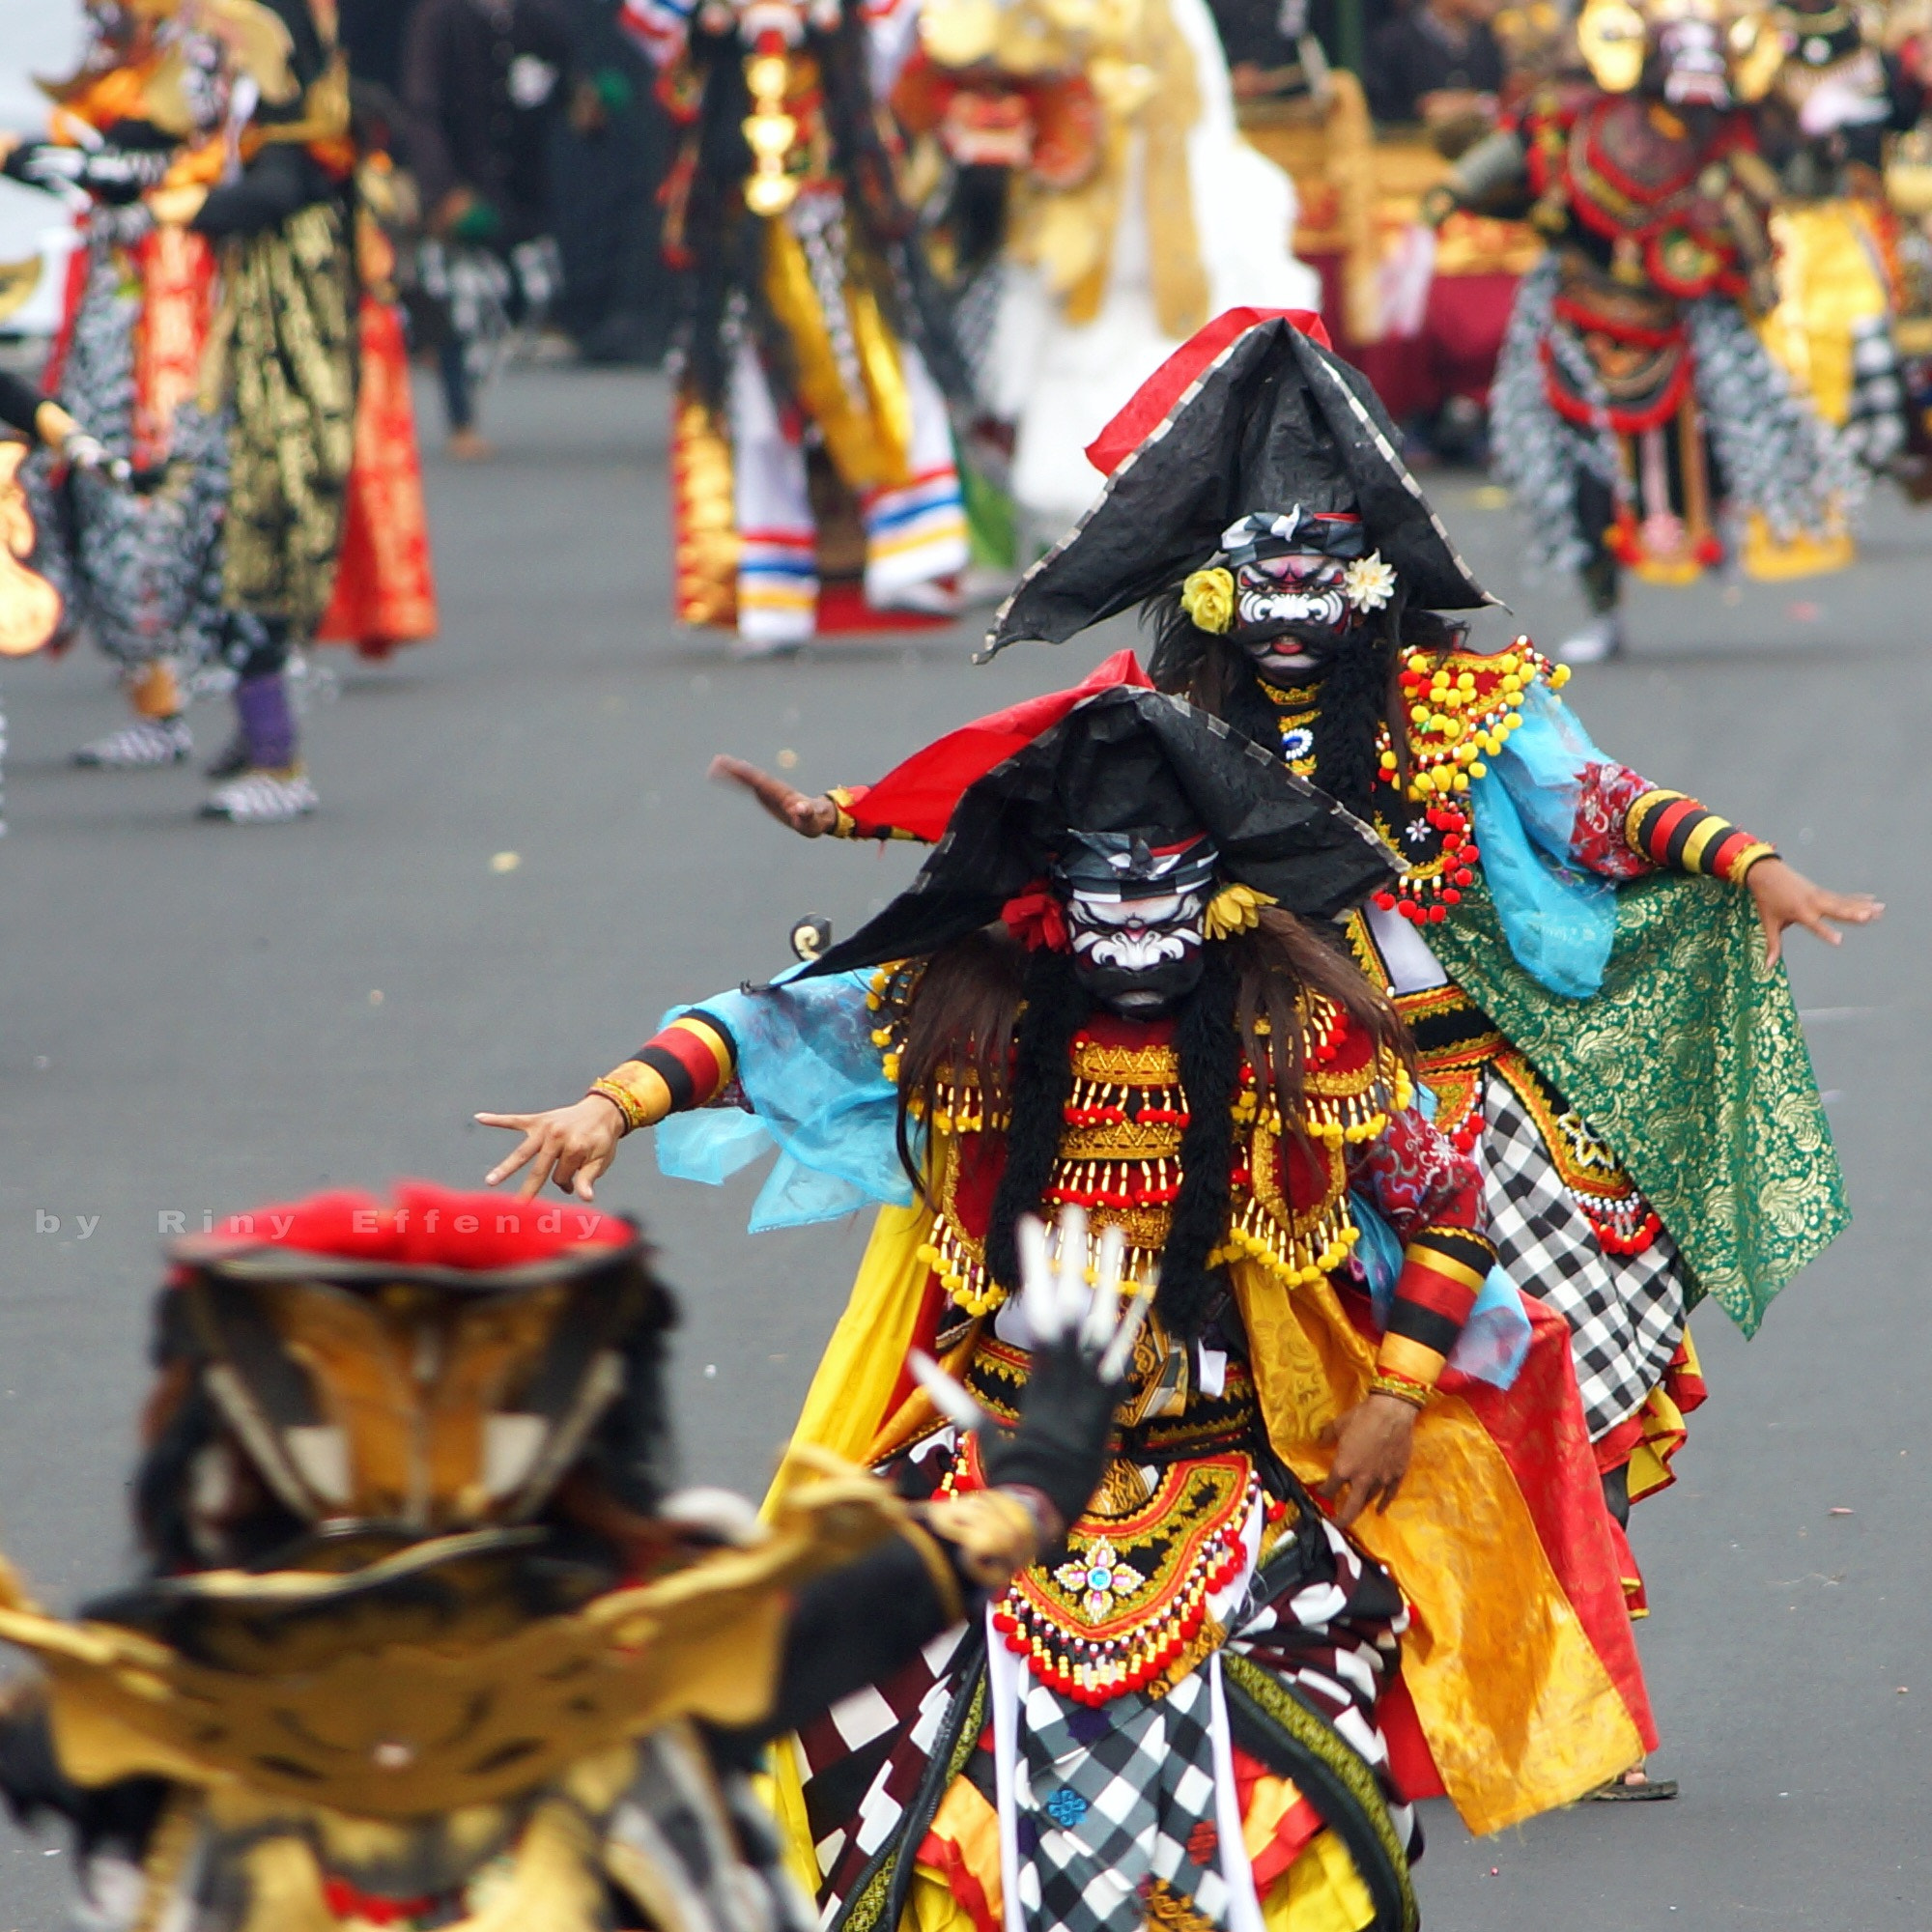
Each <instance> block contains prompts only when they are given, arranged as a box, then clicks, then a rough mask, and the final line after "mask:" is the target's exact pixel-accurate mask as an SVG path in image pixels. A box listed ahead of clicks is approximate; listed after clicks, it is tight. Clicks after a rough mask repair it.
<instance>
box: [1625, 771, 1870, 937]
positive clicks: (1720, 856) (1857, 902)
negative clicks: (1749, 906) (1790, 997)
mask: <svg viewBox="0 0 1932 1932" xmlns="http://www.w3.org/2000/svg"><path fill="white" fill-rule="evenodd" d="M1638 782H1639V783H1641V781H1638ZM1624 828H1625V837H1626V838H1627V839H1628V840H1629V843H1630V847H1631V850H1632V851H1633V852H1634V853H1635V854H1637V856H1638V857H1639V858H1641V859H1644V860H1647V861H1648V862H1649V863H1650V864H1651V865H1653V866H1658V867H1671V868H1673V869H1675V870H1677V871H1682V872H1690V873H1696V874H1708V875H1709V876H1711V877H1713V878H1719V879H1727V880H1729V881H1730V882H1731V884H1733V885H1741V886H1743V887H1745V889H1746V890H1747V892H1748V893H1749V894H1750V895H1751V897H1752V898H1753V899H1754V900H1755V901H1756V903H1757V916H1758V919H1759V922H1760V923H1762V924H1763V926H1764V950H1765V956H1766V957H1767V958H1768V959H1776V957H1777V956H1778V953H1779V952H1780V951H1781V950H1782V944H1783V936H1784V931H1785V928H1786V927H1787V926H1793V925H1802V926H1803V927H1804V929H1805V931H1807V932H1812V933H1816V934H1817V936H1818V937H1819V938H1820V939H1822V940H1823V941H1824V942H1825V943H1826V944H1827V945H1828V946H1838V945H1842V944H1843V935H1842V934H1840V933H1838V932H1835V931H1833V928H1832V926H1831V925H1830V924H1829V923H1827V922H1828V921H1836V922H1837V923H1838V924H1840V925H1869V924H1870V923H1872V922H1873V921H1874V920H1875V919H1877V918H1879V916H1880V915H1881V914H1882V913H1883V912H1884V911H1885V906H1884V904H1883V903H1882V902H1881V901H1880V900H1878V899H1876V898H1874V897H1873V896H1872V895H1870V894H1869V893H1834V892H1831V891H1828V890H1827V889H1826V888H1825V887H1823V886H1821V885H1818V884H1817V883H1815V882H1814V881H1813V880H1810V879H1807V878H1806V877H1805V876H1804V873H1803V872H1801V871H1799V870H1798V869H1797V868H1796V867H1792V866H1789V865H1787V864H1786V863H1785V862H1784V860H1783V859H1781V858H1780V857H1779V856H1778V854H1777V853H1776V851H1775V850H1774V849H1773V848H1772V847H1771V846H1770V845H1768V844H1766V843H1765V841H1764V840H1763V839H1761V838H1752V837H1751V836H1750V834H1749V833H1747V832H1740V831H1739V830H1738V828H1737V827H1736V826H1735V825H1732V824H1730V823H1729V822H1728V821H1727V820H1725V819H1722V818H1719V816H1718V814H1717V813H1716V812H1715V811H1707V810H1705V809H1704V807H1703V806H1701V805H1700V804H1699V803H1698V802H1697V801H1696V800H1695V799H1694V798H1687V797H1686V796H1685V794H1684V793H1683V792H1681V791H1668V790H1665V789H1664V788H1662V786H1650V787H1647V788H1645V789H1644V790H1643V791H1642V792H1641V793H1640V794H1639V796H1638V797H1637V798H1636V799H1635V800H1634V803H1633V804H1632V805H1631V806H1630V808H1629V810H1627V811H1626V812H1625V814H1624Z"/></svg>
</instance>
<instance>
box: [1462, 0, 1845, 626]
mask: <svg viewBox="0 0 1932 1932" xmlns="http://www.w3.org/2000/svg"><path fill="white" fill-rule="evenodd" d="M1736 27H1737V31H1736V32H1735V33H1734V32H1732V31H1730V28H1731V21H1730V19H1729V16H1728V15H1725V14H1720V13H1719V9H1718V8H1717V7H1715V6H1714V5H1712V4H1711V0H1693V4H1691V5H1689V6H1683V7H1664V6H1636V5H1633V4H1631V0H1591V4H1589V5H1587V6H1585V7H1584V9H1583V10H1582V13H1581V14H1579V16H1578V18H1577V41H1578V43H1579V44H1580V45H1581V48H1582V51H1583V54H1584V57H1585V59H1586V61H1587V62H1588V64H1589V68H1590V73H1591V81H1590V83H1589V84H1582V83H1574V82H1568V81H1563V82H1555V83H1551V84H1550V85H1549V86H1548V87H1545V88H1543V89H1540V90H1539V91H1538V92H1537V93H1535V94H1534V95H1532V96H1531V98H1530V99H1529V100H1528V101H1527V102H1526V103H1525V104H1524V106H1523V107H1522V109H1521V110H1520V112H1519V113H1517V114H1515V115H1513V116H1511V117H1509V118H1508V119H1506V121H1505V123H1504V125H1503V127H1502V128H1500V129H1499V130H1498V131H1497V132H1496V133H1495V134H1493V135H1492V136H1491V137H1490V138H1489V139H1487V140H1485V141H1482V142H1480V143H1479V144H1478V145H1477V146H1476V147H1474V148H1472V149H1471V150H1470V151H1469V153H1468V154H1466V155H1464V156H1463V157H1462V159H1461V160H1460V161H1459V162H1458V163H1457V165H1456V168H1455V170H1454V171H1453V173H1452V175H1451V178H1450V179H1449V180H1448V181H1447V182H1445V183H1441V184H1438V185H1436V186H1435V187H1433V188H1431V190H1430V191H1429V194H1428V195H1427V196H1426V197H1425V201H1424V213H1425V214H1426V215H1427V216H1428V217H1429V218H1431V219H1436V220H1440V219H1442V218H1445V217H1446V216H1447V214H1448V213H1450V212H1452V211H1453V210H1455V209H1457V208H1473V209H1477V210H1479V211H1482V210H1490V211H1494V212H1519V211H1520V210H1521V209H1522V208H1523V207H1524V206H1525V205H1526V206H1527V208H1528V212H1529V215H1530V219H1531V220H1532V222H1533V223H1534V224H1535V225H1536V226H1537V227H1538V228H1539V229H1541V230H1542V232H1543V233H1544V234H1545V235H1546V236H1548V239H1549V241H1550V244H1551V245H1550V249H1549V252H1548V255H1546V256H1545V257H1544V259H1543V260H1542V261H1541V262H1540V263H1539V264H1538V265H1537V266H1536V268H1534V269H1533V270H1531V271H1530V272H1529V273H1528V274H1527V275H1526V276H1525V277H1524V278H1523V282H1522V285H1521V287H1520V289H1519V291H1518V293H1517V298H1516V306H1515V310H1514V312H1513V314H1512V316H1511V320H1510V327H1509V331H1508V334H1507V336H1506V337H1505V339H1504V343H1503V350H1502V355H1501V358H1500V360H1499V361H1498V364H1497V368H1496V380H1495V384H1494V387H1493V389H1492V395H1491V422H1492V449H1493V452H1494V460H1495V465H1496V469H1497V473H1498V475H1500V476H1501V478H1502V480H1503V481H1504V482H1505V483H1507V484H1508V485H1509V487H1510V489H1511V490H1512V492H1513V493H1514V494H1515V497H1516V504H1517V509H1518V512H1519V514H1520V516H1522V517H1523V519H1524V520H1525V522H1526V524H1527V526H1528V535H1529V551H1530V557H1531V561H1532V562H1533V563H1540V564H1543V565H1545V566H1548V567H1552V568H1559V569H1563V570H1568V571H1575V572H1576V573H1577V580H1578V582H1579V584H1580V586H1581V588H1582V591H1583V593H1584V596H1585V598H1586V599H1587V601H1588V603H1589V606H1590V610H1591V613H1592V615H1591V618H1590V621H1589V623H1588V624H1587V625H1586V626H1585V628H1584V629H1583V630H1581V631H1579V632H1578V633H1577V635H1576V636H1575V637H1573V638H1571V639H1567V640H1565V642H1564V643H1563V644H1562V645H1561V646H1560V648H1559V655H1560V656H1561V657H1563V658H1564V659H1566V660H1567V661H1569V662H1571V663H1575V664H1584V663H1592V662H1595V661H1596V660H1598V659H1601V658H1605V657H1608V656H1610V655H1612V654H1613V653H1615V652H1616V651H1617V650H1619V649H1620V648H1621V647H1622V642H1623V632H1622V628H1621V619H1620V616H1619V611H1620V605H1621V596H1622V582H1623V575H1624V573H1625V572H1626V571H1634V572H1635V573H1636V575H1637V576H1638V577H1640V578H1641V579H1643V580H1644V581H1645V582H1657V583H1675V584H1682V583H1690V582H1694V581H1695V580H1696V579H1697V578H1698V577H1699V576H1701V575H1702V574H1703V572H1704V571H1706V570H1708V569H1710V568H1712V567H1713V566H1715V565H1716V564H1718V563H1719V561H1721V560H1722V558H1723V557H1724V556H1725V555H1726V554H1733V553H1734V554H1736V555H1737V557H1738V560H1739V562H1740V563H1741V565H1742V567H1743V569H1744V570H1745V572H1746V573H1747V575H1750V576H1754V577H1759V578H1765V579H1783V578H1790V577H1801V576H1804V575H1806V574H1808V573H1811V572H1814V571H1820V570H1835V569H1840V568H1842V567H1843V566H1844V565H1846V564H1848V563H1849V562H1850V561H1851V559H1852V556H1853V554H1854V553H1853V544H1852V539H1851V535H1850V533H1849V530H1848V528H1847V526H1846V521H1845V519H1846V515H1847V513H1848V511H1849V510H1850V509H1851V507H1852V506H1853V504H1854V503H1855V501H1856V499H1857V497H1858V496H1859V494H1860V490H1861V472H1860V470H1859V469H1858V468H1857V466H1856V465H1853V464H1850V463H1848V462H1846V461H1845V460H1844V459H1843V454H1842V451H1841V449H1840V447H1839V445H1838V444H1837V443H1836V442H1835V441H1834V440H1833V439H1832V438H1831V437H1829V436H1828V435H1827V434H1826V433H1825V431H1824V428H1823V426H1822V424H1821V423H1820V420H1819V418H1818V416H1817V414H1816V412H1814V411H1813V409H1812V408H1811V406H1810V405H1809V404H1808V403H1807V402H1805V401H1804V399H1803V398H1801V397H1799V396H1796V395H1794V394H1793V393H1792V391H1791V387H1790V384H1788V383H1787V382H1786V381H1785V379H1784V376H1783V373H1782V372H1781V371H1780V370H1779V369H1778V368H1777V366H1776V364H1775V363H1774V362H1773V360H1772V358H1771V356H1770V355H1769V354H1768V353H1767V352H1766V350H1765V347H1764V344H1763V343H1762V342H1761V341H1760V340H1759V338H1758V335H1757V333H1756V331H1755V329H1754V327H1753V326H1752V323H1753V318H1754V317H1756V316H1760V315H1762V314H1763V313H1764V312H1765V311H1766V310H1767V309H1769V308H1770V307H1771V305H1772V303H1773V302H1774V300H1775V299H1776V286H1775V280H1774V273H1773V249H1772V241H1771V235H1770V229H1769V218H1770V214H1771V211H1772V209H1773V207H1774V206H1775V205H1776V201H1777V199H1778V184H1777V180H1776V175H1775V174H1774V173H1773V171H1772V169H1771V167H1770V165H1769V164H1768V163H1767V162H1766V160H1765V159H1764V157H1763V156H1762V155H1761V154H1760V152H1759V150H1758V143H1757V136H1756V131H1755V127H1754V124H1753V120H1752V116H1751V112H1750V109H1749V106H1748V105H1747V103H1748V102H1750V101H1754V100H1756V99H1759V98H1761V97H1762V95H1763V94H1764V92H1765V90H1766V88H1767V87H1768V86H1769V85H1770V82H1771V78H1772V73H1773V71H1775V69H1776V64H1777V62H1778V61H1779V59H1780V58H1781V52H1782V48H1781V43H1779V42H1778V41H1777V39H1776V34H1775V32H1774V31H1773V30H1772V29H1771V28H1770V26H1769V25H1768V24H1767V23H1766V22H1765V21H1764V19H1763V17H1762V16H1760V15H1755V14H1745V15H1741V16H1739V18H1738V20H1737V22H1736ZM1727 522H1728V525H1729V526H1730V527H1729V528H1728V529H1727V527H1726V525H1727Z"/></svg>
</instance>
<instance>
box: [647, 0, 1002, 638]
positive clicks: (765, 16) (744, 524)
mask: <svg viewBox="0 0 1932 1932" xmlns="http://www.w3.org/2000/svg"><path fill="white" fill-rule="evenodd" d="M622 17H623V20H624V22H625V24H626V25H627V26H628V27H629V28H630V30H631V31H632V33H633V35H634V36H635V37H636V39H637V40H638V41H639V44H641V45H642V47H643V48H644V50H645V52H646V53H647V54H648V55H649V56H650V58H651V59H652V60H653V61H654V62H656V63H657V64H658V65H659V66H660V68H661V69H662V70H663V72H664V79H663V82H662V84H661V85H662V91H663V93H664V96H665V98H666V99H668V101H669V102H670V103H671V111H672V114H673V117H674V118H675V119H676V120H677V121H678V123H679V124H680V128H681V136H680V148H679V154H678V158H677V160H676V162H675V164H674V165H673V167H672V170H671V174H670V177H669V179H668V183H667V185H666V201H667V209H666V221H665V246H666V250H667V254H668V257H669V259H670V261H671V263H672V265H673V266H674V267H676V268H678V269H679V270H682V277H681V279H682V284H683V291H684V307H685V316H684V324H683V328H684V336H683V374H682V377H681V379H680V382H679V384H678V388H677V392H676V397H675V400H674V402H673V406H672V407H673V424H672V440H671V483H672V496H673V513H674V517H675V525H676V527H675V552H676V559H675V568H676V604H677V612H678V615H679V617H680V618H682V619H683V620H684V621H685V622H687V623H694V624H718V625H723V626H725V627H729V628H732V629H734V630H735V632H736V639H737V648H738V649H739V650H740V651H741V652H743V653H746V654H750V655H758V654H762V653H766V652H770V651H775V650H787V649H791V648H793V647H795V646H797V645H799V644H802V643H804V642H805V641H807V640H808V639H810V638H812V637H813V636H815V635H818V634H820V633H835V632H838V631H840V630H851V629H858V630H864V629H873V628H879V627H881V626H882V625H884V626H888V627H890V626H891V625H892V624H893V623H894V622H895V618H894V617H893V616H892V615H891V614H889V613H893V612H906V611H911V612H914V613H923V614H925V615H927V616H932V615H939V614H950V613H952V611H955V610H956V609H957V603H958V598H957V583H956V579H957V575H958V573H959V571H960V570H962V569H963V568H964V567H965V565H966V562H967V557H968V549H967V539H966V516H965V510H964V507H963V501H962V497H961V494H960V485H959V473H958V469H957V467H956V465H955V462H954V459H953V448H952V422H951V419H950V417H949V414H948V411H947V403H946V396H945V394H944V393H943V391H942V388H941V384H942V383H946V384H950V385H952V386H953V387H954V388H957V387H958V384H959V380H960V377H959V370H958V366H957V355H956V352H955V351H954V350H953V348H952V340H951V333H950V328H949V327H948V325H947V322H946V318H945V314H944V305H943V304H942V303H941V302H940V301H939V300H938V298H937V295H936V291H934V290H933V288H932V287H931V284H930V278H929V276H927V275H926V273H925V271H924V269H923V264H922V262H921V260H920V258H919V256H918V253H917V251H916V250H912V249H909V248H908V246H907V245H906V243H907V239H908V237H909V236H910V234H911V230H912V217H911V215H910V213H908V211H907V210H906V209H905V207H904V206H903V204H902V203H901V202H900V200H899V197H898V192H897V188H896V185H895V179H894V168H893V157H892V155H891V153H890V152H889V151H888V148H887V145H886V142H885V140H884V138H883V136H882V132H881V129H882V128H883V127H884V126H885V122H884V117H883V115H882V113H881V111H880V108H879V103H878V99H877V95H878V92H879V90H881V89H882V88H884V87H886V86H888V85H890V82H891V78H892V76H893V75H894V74H895V72H896V71H897V69H898V67H899V64H900V63H901V62H902V61H903V59H904V57H905V54H906V52H907V51H908V48H909V35H910V32H911V30H912V27H913V24H914V19H915V13H914V8H913V5H912V4H911V0H899V4H897V5H888V6H884V7H878V8H871V7H867V8H861V7H859V6H858V5H857V4H850V5H848V4H845V0H809V4H801V3H800V0H746V4H734V3H733V0H706V4H704V5H701V6H698V7H696V10H695V11H694V9H693V8H692V6H691V4H690V0H627V4H626V6H625V8H624V10H623V14H622Z"/></svg>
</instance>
